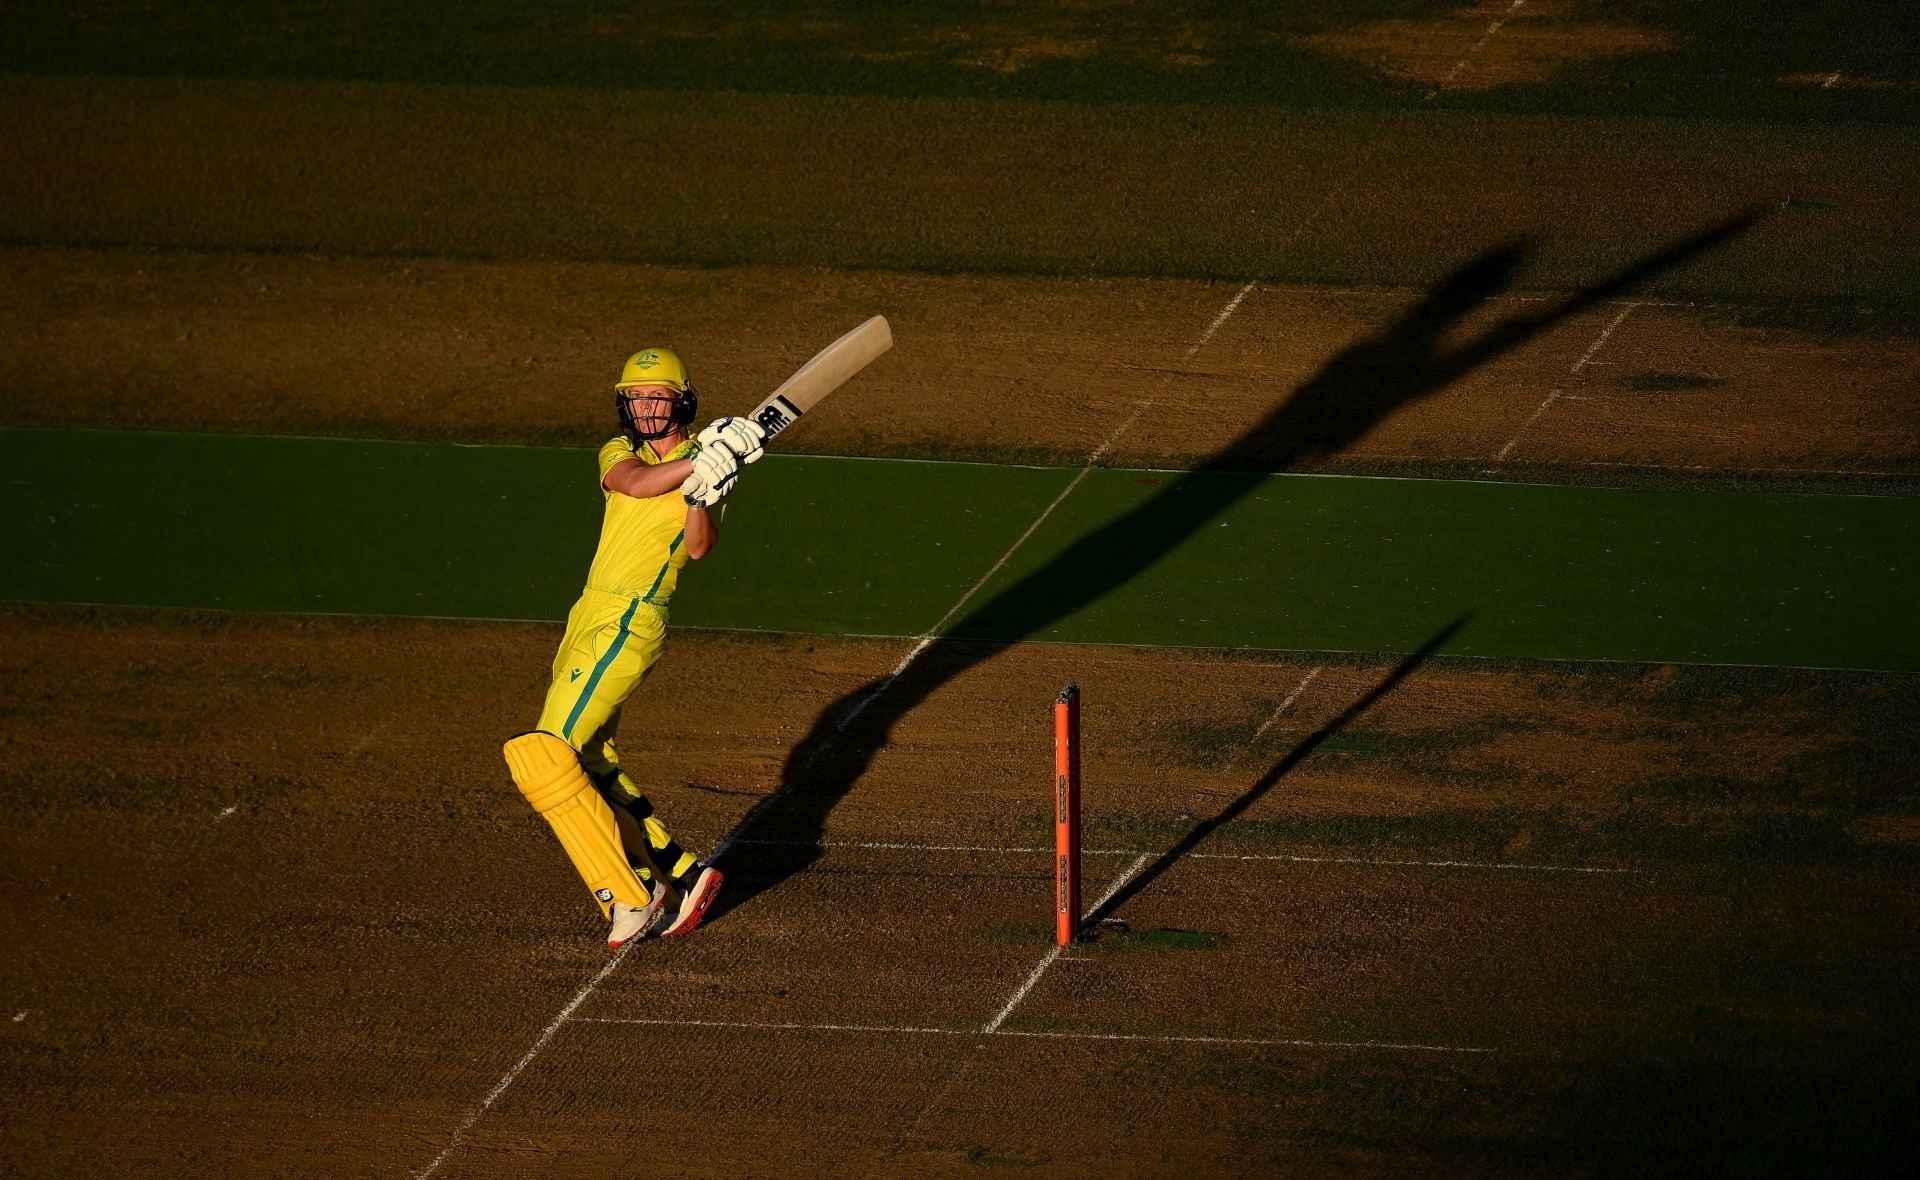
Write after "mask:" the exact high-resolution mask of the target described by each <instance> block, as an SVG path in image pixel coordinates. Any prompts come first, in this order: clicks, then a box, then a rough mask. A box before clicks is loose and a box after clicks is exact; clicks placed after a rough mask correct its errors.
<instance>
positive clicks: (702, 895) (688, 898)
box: [660, 865, 725, 938]
mask: <svg viewBox="0 0 1920 1180" xmlns="http://www.w3.org/2000/svg"><path fill="white" fill-rule="evenodd" d="M723 880H725V878H724V877H722V876H721V875H720V870H719V869H716V868H714V867H713V866H712V865H698V866H696V867H695V871H694V874H693V886H692V888H690V889H688V890H687V891H686V892H685V893H682V894H681V895H680V908H679V909H678V910H677V911H675V912H674V915H673V917H672V919H671V920H670V921H668V923H667V926H666V929H664V930H662V931H661V932H660V937H662V938H667V937H670V936H672V935H675V934H686V933H689V932H691V931H692V930H693V929H694V928H695V927H697V926H699V925H700V919H702V918H704V917H706V916H707V907H708V906H710V905H712V904H713V899H714V898H715V897H717V896H719V894H720V882H721V881H723ZM662 892H665V891H664V890H662Z"/></svg>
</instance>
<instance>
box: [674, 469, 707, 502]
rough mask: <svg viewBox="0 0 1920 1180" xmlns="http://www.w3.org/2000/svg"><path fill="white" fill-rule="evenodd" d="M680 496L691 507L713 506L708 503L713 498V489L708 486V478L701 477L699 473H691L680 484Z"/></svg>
mask: <svg viewBox="0 0 1920 1180" xmlns="http://www.w3.org/2000/svg"><path fill="white" fill-rule="evenodd" d="M680 498H681V499H682V500H685V501H686V502H687V505H688V507H691V508H711V507H713V505H712V504H710V503H708V501H709V500H711V499H713V489H712V488H710V487H708V486H707V481H706V480H704V479H701V478H700V477H699V476H697V475H689V476H688V477H687V478H686V479H685V480H684V481H683V482H682V483H681V484H680Z"/></svg>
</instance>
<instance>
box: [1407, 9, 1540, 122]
mask: <svg viewBox="0 0 1920 1180" xmlns="http://www.w3.org/2000/svg"><path fill="white" fill-rule="evenodd" d="M1526 2H1527V0H1513V4H1512V5H1511V6H1509V7H1508V9H1507V10H1506V11H1505V12H1503V13H1501V14H1500V15H1499V16H1496V17H1494V18H1493V23H1492V24H1490V25H1488V26H1487V31H1486V32H1484V33H1482V34H1480V39H1479V40H1478V41H1475V42H1474V43H1473V47H1472V48H1471V49H1469V50H1467V51H1466V53H1464V54H1462V55H1461V57H1460V60H1459V61H1457V62H1454V63H1453V68H1452V69H1451V70H1448V71H1447V76H1446V77H1445V78H1442V79H1441V80H1440V81H1439V83H1438V84H1437V85H1435V86H1434V88H1433V89H1432V90H1429V91H1427V97H1428V98H1429V99H1431V98H1433V97H1434V96H1435V95H1438V94H1439V93H1440V92H1441V91H1442V90H1445V89H1446V88H1447V87H1449V86H1452V85H1453V84H1454V82H1456V81H1458V80H1459V77H1460V71H1461V70H1464V69H1466V68H1467V63H1468V62H1470V61H1472V60H1473V59H1474V58H1476V57H1478V56H1480V51H1481V50H1482V49H1485V48H1486V47H1487V42H1489V41H1491V40H1493V35H1494V34H1495V33H1497V32H1499V31H1500V26H1501V25H1504V24H1506V23H1507V22H1508V21H1509V20H1511V19H1513V14H1514V13H1516V12H1519V11H1520V9H1521V7H1522V6H1523V5H1525V4H1526Z"/></svg>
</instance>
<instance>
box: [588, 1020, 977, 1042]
mask: <svg viewBox="0 0 1920 1180" xmlns="http://www.w3.org/2000/svg"><path fill="white" fill-rule="evenodd" d="M579 1023H580V1024H654V1025H667V1026H669V1027H673V1028H752V1029H769V1030H786V1031H794V1032H870V1033H919V1034H924V1035H927V1036H946V1037H977V1036H979V1035H980V1030H979V1029H977V1028H918V1027H915V1026H913V1025H907V1024H798V1023H793V1022H789V1021H777V1020H675V1019H672V1018H670V1017H664V1016H582V1017H581V1018H580V1020H579Z"/></svg>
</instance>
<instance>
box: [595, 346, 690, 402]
mask: <svg viewBox="0 0 1920 1180" xmlns="http://www.w3.org/2000/svg"><path fill="white" fill-rule="evenodd" d="M636 385H664V386H666V387H667V388H668V389H671V390H673V391H674V392H675V393H690V392H692V391H693V378H692V377H691V376H689V375H688V374H687V362H685V361H683V360H681V359H680V354H679V353H677V352H675V351H673V350H672V349H671V348H643V349H641V350H640V351H639V352H636V353H634V354H633V355H632V356H630V357H628V358H627V363H626V366H625V367H624V368H622V369H621V370H620V380H618V381H616V382H614V385H613V387H614V388H615V389H631V388H633V387H634V386H636Z"/></svg>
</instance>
